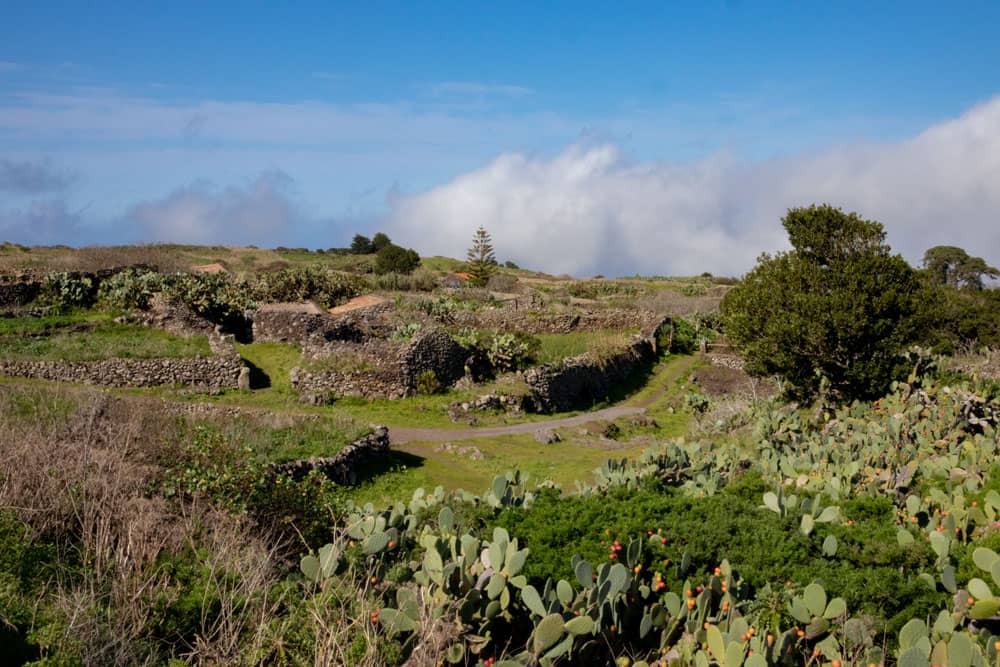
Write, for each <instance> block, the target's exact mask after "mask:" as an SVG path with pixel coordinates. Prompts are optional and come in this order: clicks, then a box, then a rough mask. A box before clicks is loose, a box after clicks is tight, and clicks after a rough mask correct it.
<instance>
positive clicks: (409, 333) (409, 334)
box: [389, 322, 421, 340]
mask: <svg viewBox="0 0 1000 667" xmlns="http://www.w3.org/2000/svg"><path fill="white" fill-rule="evenodd" d="M420 329H421V327H420V323H419V322H404V323H403V324H400V325H398V326H397V327H396V328H395V329H393V330H392V333H391V334H389V338H391V339H392V340H410V339H411V338H413V337H414V336H416V335H417V333H418V332H419V331H420Z"/></svg>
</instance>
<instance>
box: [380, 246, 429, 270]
mask: <svg viewBox="0 0 1000 667" xmlns="http://www.w3.org/2000/svg"><path fill="white" fill-rule="evenodd" d="M418 266H420V255H419V254H417V251H416V250H413V249H412V248H401V247H400V246H398V245H395V244H394V243H390V244H389V245H386V246H382V248H380V249H379V251H378V252H377V253H376V254H375V273H378V274H386V273H411V272H412V271H413V270H414V269H415V268H417V267H418Z"/></svg>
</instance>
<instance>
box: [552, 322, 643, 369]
mask: <svg viewBox="0 0 1000 667" xmlns="http://www.w3.org/2000/svg"><path fill="white" fill-rule="evenodd" d="M631 333H634V332H632V331H618V330H608V331H573V332H570V333H563V334H535V337H536V338H538V339H539V340H540V341H542V347H541V350H539V353H538V362H539V363H543V364H544V363H550V362H553V361H560V360H562V359H566V358H567V357H575V356H577V355H580V354H583V353H584V352H587V351H588V350H595V349H600V348H603V347H607V346H609V345H621V344H622V343H623V342H625V341H626V340H627V338H628V335H629V334H631Z"/></svg>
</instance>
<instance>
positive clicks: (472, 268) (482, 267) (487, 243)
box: [466, 227, 497, 287]
mask: <svg viewBox="0 0 1000 667" xmlns="http://www.w3.org/2000/svg"><path fill="white" fill-rule="evenodd" d="M466 261H467V263H468V265H469V274H470V276H471V277H470V278H469V283H470V284H471V285H472V286H474V287H485V286H486V283H487V282H489V279H490V276H492V275H493V274H494V273H496V270H497V258H496V255H494V254H493V241H492V239H491V238H490V233H489V232H487V231H486V229H485V228H484V227H479V229H477V230H476V233H475V234H473V236H472V247H471V248H469V251H468V253H467V254H466Z"/></svg>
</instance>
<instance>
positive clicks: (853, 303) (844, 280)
mask: <svg viewBox="0 0 1000 667" xmlns="http://www.w3.org/2000/svg"><path fill="white" fill-rule="evenodd" d="M782 223H783V225H784V227H785V229H786V230H787V232H788V237H789V241H790V242H791V245H792V248H793V250H792V251H791V252H786V253H778V254H777V255H775V256H774V257H771V256H769V255H766V254H765V255H762V256H761V258H760V259H759V260H758V262H757V266H756V267H755V268H754V269H753V270H752V271H751V272H750V273H749V274H747V276H746V277H745V278H744V280H743V282H742V283H740V284H739V285H737V286H736V287H734V288H733V289H732V290H730V291H729V293H728V294H726V297H725V298H724V299H723V301H722V315H723V320H724V323H725V330H726V334H727V335H728V336H729V337H730V338H731V339H732V340H733V342H735V343H736V344H738V345H739V346H740V347H741V348H742V349H743V353H744V355H745V357H746V359H747V370H748V371H750V372H751V373H752V374H755V375H774V374H777V375H781V376H782V377H783V378H784V379H785V381H786V382H787V388H788V393H789V394H790V395H791V396H792V397H794V398H797V399H810V398H813V397H815V396H816V395H817V394H818V393H819V391H820V388H821V385H822V384H823V383H824V382H826V383H828V386H829V390H830V393H831V395H832V397H833V398H834V399H836V400H850V399H853V398H875V397H876V396H879V395H881V394H882V393H883V392H885V391H886V390H887V389H888V387H889V384H890V382H891V381H892V380H893V379H895V378H896V377H897V376H898V375H899V371H900V368H899V364H898V358H897V355H898V353H899V352H901V351H902V350H903V349H905V347H906V346H907V345H908V344H910V343H912V342H915V339H916V318H915V317H914V313H915V311H916V308H917V295H918V292H919V287H920V284H919V281H918V279H917V276H916V273H915V272H914V270H913V269H912V268H911V267H910V265H909V264H907V263H906V260H904V259H903V258H902V257H901V256H899V255H892V254H890V248H889V246H888V245H886V244H885V231H884V229H883V227H882V225H881V224H879V223H877V222H874V221H870V220H863V219H862V218H861V217H860V216H858V215H857V214H856V213H844V212H843V211H841V210H840V209H837V208H834V207H832V206H829V205H823V206H810V207H808V208H797V209H792V210H790V211H788V214H787V215H786V216H785V217H784V218H783V219H782Z"/></svg>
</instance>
